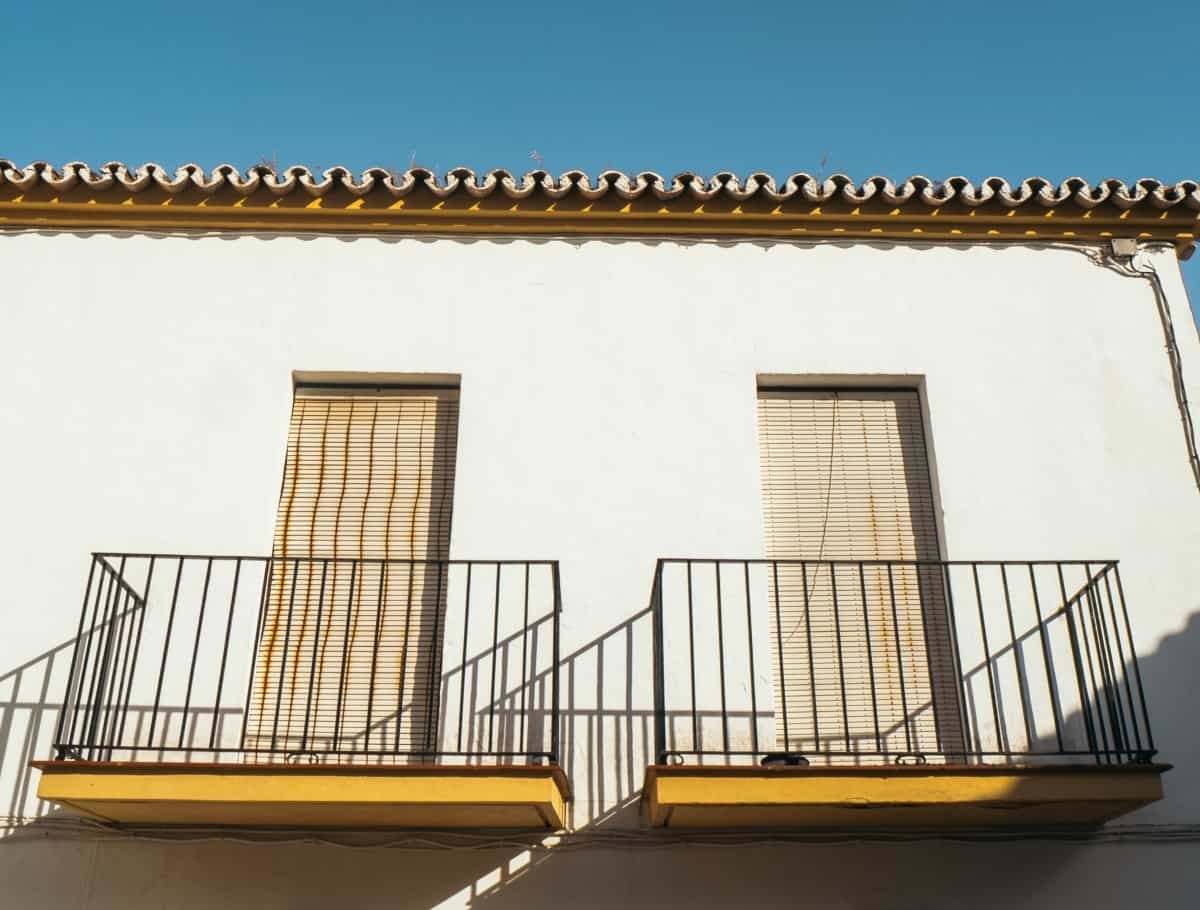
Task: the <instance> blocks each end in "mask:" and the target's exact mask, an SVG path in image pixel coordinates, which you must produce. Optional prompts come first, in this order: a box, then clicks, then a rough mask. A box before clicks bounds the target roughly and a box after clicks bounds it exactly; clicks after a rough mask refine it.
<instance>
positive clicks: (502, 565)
mask: <svg viewBox="0 0 1200 910" xmlns="http://www.w3.org/2000/svg"><path fill="white" fill-rule="evenodd" d="M560 610H561V597H560V586H559V576H558V564H557V563H555V562H547V561H494V560H493V561H464V560H369V559H295V558H286V559H284V558H272V557H256V556H179V555H141V554H138V555H135V554H97V555H95V556H94V557H93V560H92V566H91V571H90V573H89V576H88V583H87V589H86V593H85V595H84V600H83V608H82V610H81V614H80V620H79V627H78V635H77V638H76V642H75V647H74V654H73V657H72V662H71V674H70V680H69V683H68V688H67V692H66V696H65V699H64V710H63V712H62V715H61V718H60V721H59V724H58V727H57V730H56V733H55V740H54V755H55V757H54V759H53V760H51V761H45V762H37V763H35V764H36V766H37V767H38V768H39V769H40V770H41V782H40V785H39V789H38V795H39V796H40V797H41V798H42V799H45V800H49V801H52V802H55V803H58V804H60V805H62V806H65V807H67V808H69V809H73V810H75V811H77V812H79V813H82V814H84V815H88V816H92V817H95V818H98V819H101V820H104V821H108V822H115V823H123V824H147V825H184V824H186V825H220V826H254V827H260V826H271V827H274V826H287V827H389V828H390V827H419V828H463V827H467V828H550V829H556V828H561V827H562V825H563V822H564V818H565V802H566V801H567V800H568V799H569V795H570V794H569V787H568V782H567V779H566V776H565V774H564V773H563V772H562V770H561V768H560V767H559V761H558V756H559V742H558V737H559V702H558V673H557V670H556V667H557V664H558V618H559V613H560Z"/></svg>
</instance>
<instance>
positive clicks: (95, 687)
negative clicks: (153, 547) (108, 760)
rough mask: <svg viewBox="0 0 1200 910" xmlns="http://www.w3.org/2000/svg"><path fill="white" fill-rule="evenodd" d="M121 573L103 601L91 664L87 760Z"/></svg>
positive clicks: (100, 700)
mask: <svg viewBox="0 0 1200 910" xmlns="http://www.w3.org/2000/svg"><path fill="white" fill-rule="evenodd" d="M124 567H125V558H124V557H122V558H121V569H122V570H123V569H124ZM120 589H121V573H120V571H116V572H114V573H113V576H112V584H111V585H109V589H108V593H107V595H106V596H105V599H104V614H103V620H102V622H101V628H103V629H104V634H103V635H102V636H101V638H102V642H103V644H101V643H100V642H97V646H96V654H95V658H94V660H93V662H92V685H91V687H90V688H89V689H88V713H87V715H86V720H85V723H84V744H85V745H86V746H87V756H88V759H89V760H90V759H92V758H93V757H94V755H95V747H96V726H97V724H98V723H99V720H100V714H101V712H102V711H103V710H104V705H103V699H104V682H105V676H106V675H107V673H106V672H105V671H106V668H107V662H108V653H109V648H110V647H111V646H112V632H113V618H114V617H115V616H116V613H117V609H118V606H117V605H118V604H119V603H120V600H121V593H120Z"/></svg>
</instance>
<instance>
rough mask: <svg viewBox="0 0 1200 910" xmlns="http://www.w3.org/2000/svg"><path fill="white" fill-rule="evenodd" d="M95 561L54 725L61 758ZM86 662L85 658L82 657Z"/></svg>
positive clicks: (93, 558) (89, 572)
mask: <svg viewBox="0 0 1200 910" xmlns="http://www.w3.org/2000/svg"><path fill="white" fill-rule="evenodd" d="M96 562H97V557H96V555H95V554H94V553H93V554H92V563H91V565H90V566H89V567H88V580H87V587H86V588H84V591H83V606H82V607H80V610H79V628H78V629H77V630H76V632H75V643H74V645H73V646H72V648H71V664H70V667H69V668H68V670H67V692H66V695H65V696H64V698H63V703H62V709H61V710H60V711H59V713H58V723H57V724H55V727H54V757H55V758H56V759H58V760H60V761H61V760H62V759H63V758H65V757H66V750H65V748H64V747H65V745H66V743H64V742H63V730H64V728H65V727H66V724H67V712H68V711H71V710H72V701H73V700H74V699H75V697H76V696H75V672H76V670H77V669H78V667H79V643H80V642H81V641H82V640H83V625H84V623H85V622H86V620H87V611H88V610H87V608H88V601H89V600H91V599H92V582H93V581H94V580H95V577H96ZM84 660H85V662H86V660H87V659H86V658H84Z"/></svg>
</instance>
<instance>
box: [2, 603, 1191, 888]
mask: <svg viewBox="0 0 1200 910" xmlns="http://www.w3.org/2000/svg"><path fill="white" fill-rule="evenodd" d="M546 619H548V618H545V619H543V620H540V622H545V621H546ZM650 619H651V615H650V610H649V609H643V610H641V611H638V612H636V613H634V614H632V615H630V616H629V617H628V618H627V619H625V620H624V621H623V622H621V623H619V624H617V625H615V626H613V627H612V628H610V629H609V630H608V631H606V632H604V633H603V634H601V635H599V636H597V637H595V638H593V639H592V640H591V641H589V642H588V643H587V644H585V645H582V646H580V647H578V648H576V649H574V650H572V651H571V652H570V653H567V654H564V655H563V656H562V658H561V661H560V672H561V674H562V685H563V704H562V714H561V721H560V722H561V731H562V739H561V741H562V743H563V755H562V762H563V765H564V768H565V770H566V771H567V772H568V773H569V774H570V776H571V780H572V784H573V788H574V791H575V796H576V799H575V802H574V804H573V807H572V808H573V816H572V824H573V827H574V829H575V830H576V832H580V833H583V834H585V835H586V834H587V833H588V832H589V831H591V832H600V833H603V832H605V831H616V830H620V829H626V828H630V827H633V826H635V825H636V814H637V811H638V799H639V797H640V790H641V780H642V774H643V772H644V768H645V765H646V764H647V763H648V762H649V761H650V760H651V755H652V752H653V707H652V696H651V686H650V679H649V673H650V671H649V667H648V664H649V661H648V659H647V657H648V653H649V648H650V636H651V622H650ZM1048 621H1050V620H1048ZM1039 634H1040V632H1039V630H1038V629H1037V628H1029V629H1025V630H1023V631H1019V633H1018V637H1017V642H1018V646H1017V649H1016V650H1017V652H1018V654H1020V653H1021V652H1022V650H1023V649H1024V648H1025V647H1026V646H1027V645H1028V644H1030V643H1036V640H1037V636H1038V635H1039ZM519 645H520V640H519V636H516V635H513V636H508V637H506V638H505V639H504V640H503V641H501V642H500V643H499V646H500V649H501V650H500V652H499V653H500V660H501V665H503V663H504V661H505V660H509V659H513V656H514V655H516V654H517V648H518V647H519ZM73 647H74V640H70V641H66V642H64V643H62V644H61V645H58V646H57V647H55V648H52V649H50V650H49V651H46V652H45V653H43V654H41V655H39V656H37V657H35V658H33V659H31V660H29V661H26V662H25V663H23V664H21V665H20V666H18V667H15V668H13V669H11V670H9V671H7V672H5V673H4V674H3V675H0V798H2V799H3V803H2V807H3V811H4V816H5V817H4V819H3V822H4V824H3V825H2V826H0V838H3V837H4V836H5V835H11V834H14V833H20V832H22V831H27V832H29V833H31V834H39V835H40V834H41V833H44V832H47V831H51V830H53V828H54V826H55V824H56V823H59V824H65V823H66V820H63V821H62V822H58V818H57V816H58V815H59V813H57V812H56V810H55V809H54V807H53V806H51V805H48V804H45V803H42V802H40V801H38V800H37V798H36V774H35V772H34V771H33V770H32V768H31V767H30V765H29V762H30V760H32V759H35V758H41V757H46V756H48V755H49V753H50V746H51V741H52V739H53V733H54V729H55V726H56V724H57V721H58V715H59V713H60V711H61V702H60V700H59V699H58V698H56V694H57V693H61V692H62V691H63V689H64V688H65V685H66V674H67V664H69V662H70V659H71V658H70V655H71V651H72V649H73ZM1006 647H1010V646H1006ZM505 649H508V652H507V653H508V656H507V657H506V656H505ZM1003 651H1004V649H998V650H997V652H995V653H993V654H991V655H990V660H991V661H993V662H995V661H1006V660H1011V659H1012V655H1011V654H1009V653H1002V652H1003ZM1032 656H1036V654H1033V655H1031V659H1032ZM1139 656H1140V664H1141V668H1142V675H1143V679H1144V682H1145V685H1146V688H1147V693H1148V697H1149V699H1150V702H1151V705H1152V710H1153V712H1154V715H1155V722H1156V723H1155V727H1156V730H1158V731H1159V737H1158V740H1159V742H1158V745H1159V747H1160V749H1161V751H1162V754H1163V756H1164V758H1166V759H1168V760H1171V761H1173V762H1175V763H1176V764H1177V765H1180V766H1182V767H1183V768H1184V769H1188V768H1190V767H1194V766H1195V763H1196V762H1198V761H1200V735H1198V734H1197V733H1196V731H1195V725H1194V723H1193V722H1192V720H1193V719H1192V717H1191V713H1192V708H1191V707H1190V701H1189V700H1188V699H1186V698H1180V697H1178V696H1179V693H1182V692H1191V691H1194V690H1195V689H1196V688H1197V687H1200V604H1197V605H1196V611H1195V612H1193V613H1192V614H1191V616H1190V618H1189V620H1188V622H1187V624H1186V626H1185V627H1184V628H1183V629H1181V630H1180V631H1178V632H1176V633H1174V634H1170V635H1167V636H1165V637H1164V638H1163V639H1162V640H1161V641H1160V642H1159V643H1158V645H1157V647H1156V648H1155V649H1154V650H1153V651H1150V652H1148V653H1145V654H1143V655H1139ZM996 669H997V667H996V664H995V663H993V672H995V671H996ZM986 674H987V669H986V665H985V663H983V662H980V663H978V664H975V665H973V666H971V667H970V668H967V669H966V672H965V674H964V677H965V681H964V685H965V686H966V687H968V688H969V687H971V686H986V685H987V682H986ZM544 677H545V674H544V673H543V674H541V678H539V679H537V680H535V685H538V686H545V685H546V684H547V681H546V679H545V678H544ZM485 679H487V681H488V682H490V677H489V676H488V667H487V659H486V657H485V656H484V655H482V654H477V653H476V654H473V655H472V656H470V657H469V658H468V660H467V661H466V662H465V663H464V662H459V663H456V664H455V665H454V666H451V667H450V668H448V669H446V670H445V671H444V672H443V674H442V681H441V686H442V691H441V694H442V698H449V697H452V696H454V695H456V694H457V693H458V691H459V690H460V687H461V686H462V683H463V682H464V681H465V682H466V683H467V689H466V691H467V693H468V695H470V693H472V692H483V691H484V690H485V688H486V687H485V685H484V681H485ZM485 694H486V692H485ZM513 696H514V692H513V691H511V690H509V691H504V692H502V693H501V694H499V695H498V697H497V699H496V701H495V702H491V703H488V702H487V701H486V699H484V700H483V701H482V702H480V703H478V704H477V705H476V708H475V712H474V717H475V720H474V722H473V724H472V725H471V729H472V730H473V731H474V733H473V734H472V735H475V736H479V735H481V734H482V733H483V732H484V731H485V729H486V728H485V727H484V726H482V725H484V724H486V722H487V721H486V714H487V709H488V708H489V707H492V708H493V709H494V711H495V718H496V719H495V723H496V725H497V728H496V729H497V731H498V733H497V735H498V736H499V737H502V738H504V739H505V740H507V739H508V738H511V737H512V736H515V735H518V734H519V731H520V721H521V716H520V715H521V712H520V705H519V701H518V702H516V703H515V704H514V702H513ZM149 710H151V708H150V706H134V707H132V708H131V713H130V723H131V724H136V723H137V722H138V718H139V717H141V718H144V717H145V715H146V712H147V711H149ZM159 712H160V714H164V712H170V713H171V714H172V716H176V717H178V716H180V715H182V706H179V705H172V706H169V707H168V706H160V707H159ZM707 713H708V712H706V714H707ZM713 713H714V714H715V713H716V712H713ZM188 714H189V715H192V717H190V719H189V725H190V726H192V727H193V728H199V729H203V728H206V726H207V722H208V721H209V720H210V719H211V718H209V716H208V715H209V714H211V709H196V708H191V709H189V712H188ZM757 719H758V720H759V721H761V722H763V723H771V722H773V713H772V712H771V711H770V710H763V711H760V712H759V717H758V718H757ZM746 720H747V721H748V720H749V718H748V717H747V718H746ZM217 722H218V723H219V724H220V725H221V726H222V727H224V728H237V727H239V726H240V724H241V722H242V717H241V713H240V712H239V711H237V710H236V709H231V710H229V711H223V712H222V713H221V716H220V717H219V718H218V719H217ZM525 722H526V724H544V723H547V722H548V712H545V711H540V710H538V711H534V712H532V713H530V714H529V715H528V716H527V717H526V718H525ZM1081 725H1082V719H1081V718H1080V717H1079V716H1078V715H1077V714H1073V715H1071V716H1069V717H1067V718H1065V719H1064V728H1066V729H1071V730H1073V731H1079V730H1080V729H1081ZM168 726H170V727H172V728H176V729H177V727H176V725H175V724H171V725H168ZM671 726H672V727H673V726H674V724H671ZM445 733H446V731H445V730H444V729H443V730H442V734H443V735H445ZM1170 785H1171V804H1172V814H1173V816H1174V817H1182V816H1188V815H1190V816H1200V788H1198V787H1196V786H1195V785H1194V784H1193V783H1192V778H1191V776H1187V777H1186V778H1185V779H1183V780H1180V781H1178V785H1177V784H1176V781H1175V780H1174V779H1172V780H1171V782H1170ZM1149 811H1150V812H1154V811H1156V810H1154V809H1151V810H1149ZM279 856H281V857H285V858H283V859H280V860H279V861H280V862H287V861H288V860H287V859H286V856H285V855H284V854H279ZM573 857H574V854H573V853H571V852H569V851H568V852H567V853H563V852H562V851H557V850H555V849H553V848H552V847H547V846H542V845H541V843H540V841H538V840H536V839H530V840H529V842H528V845H527V846H525V847H521V846H519V845H511V844H509V845H506V846H503V847H498V848H497V849H494V850H487V851H476V852H475V861H473V862H470V863H463V864H461V866H456V869H455V871H454V873H453V874H452V875H451V874H450V873H433V872H432V871H431V874H434V875H435V876H436V877H438V878H439V879H440V880H439V881H437V882H427V883H425V885H427V886H428V887H424V886H423V887H422V888H420V890H421V891H422V892H427V893H430V894H437V895H441V896H444V897H449V896H451V895H453V894H458V895H460V896H462V897H463V898H464V899H466V900H468V901H469V902H470V903H472V904H476V903H478V904H482V903H485V902H486V903H488V904H489V905H494V906H504V905H505V902H506V901H507V902H509V903H511V904H512V906H526V905H528V902H529V901H534V900H536V896H537V894H544V892H545V889H546V888H548V887H550V888H552V887H554V886H555V885H556V883H562V882H565V880H566V878H568V877H570V876H571V875H573V874H574V872H575V871H577V870H578V866H577V864H576V862H575V861H574V860H573ZM393 861H394V858H390V857H389V856H388V854H386V853H385V854H380V859H379V860H378V862H381V863H387V862H393ZM452 865H453V864H452ZM439 868H440V866H439ZM643 884H644V885H646V886H649V884H650V883H648V882H643ZM530 888H535V889H537V891H536V893H533V892H530V890H529V889H530ZM432 902H433V903H436V901H432Z"/></svg>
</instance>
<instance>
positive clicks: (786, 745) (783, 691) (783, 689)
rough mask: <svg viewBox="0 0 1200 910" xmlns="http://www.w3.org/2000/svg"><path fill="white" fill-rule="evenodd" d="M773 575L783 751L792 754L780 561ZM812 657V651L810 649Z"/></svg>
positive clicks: (774, 565) (772, 570)
mask: <svg viewBox="0 0 1200 910" xmlns="http://www.w3.org/2000/svg"><path fill="white" fill-rule="evenodd" d="M800 568H801V570H803V569H804V563H801V564H800ZM771 574H772V576H773V578H774V589H775V656H776V659H777V661H778V663H779V698H780V701H781V702H782V703H783V704H782V712H783V751H784V752H790V751H791V750H792V738H791V736H790V734H789V731H788V706H787V676H786V675H785V674H784V670H783V617H782V615H781V614H780V612H779V561H778V560H775V559H773V560H771ZM805 590H806V593H805V596H804V600H805V603H806V604H807V602H808V594H807V588H806V589H805ZM810 656H811V649H810Z"/></svg>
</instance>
